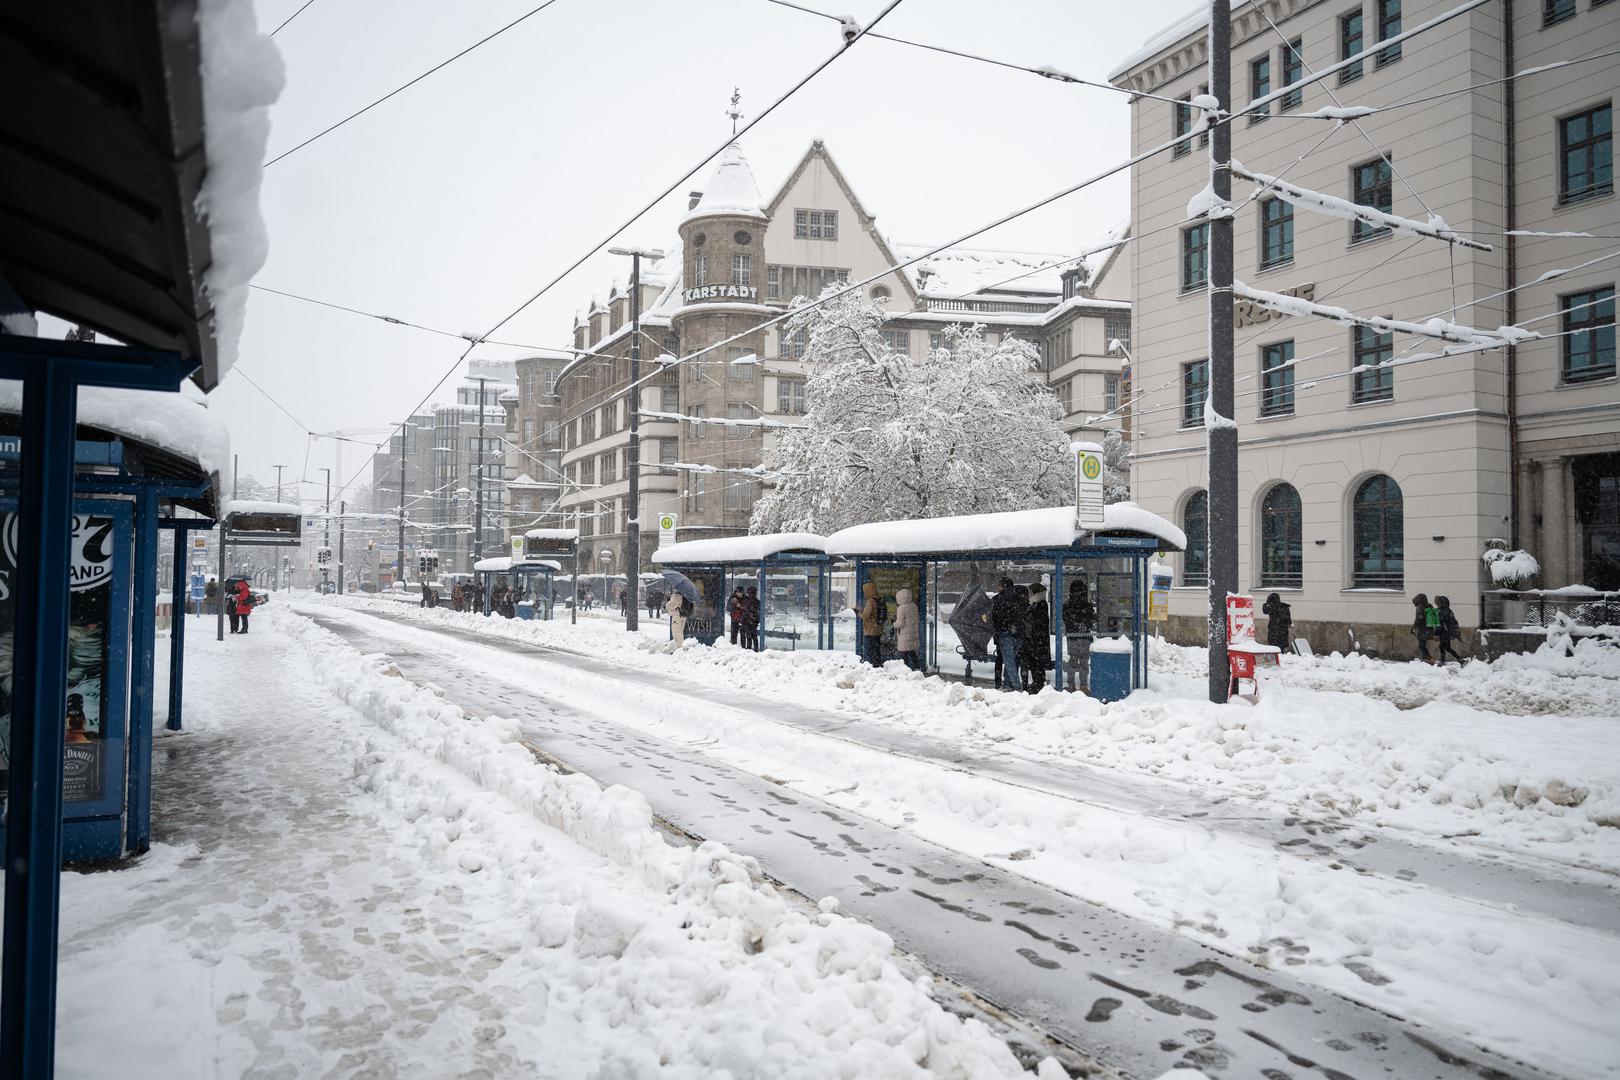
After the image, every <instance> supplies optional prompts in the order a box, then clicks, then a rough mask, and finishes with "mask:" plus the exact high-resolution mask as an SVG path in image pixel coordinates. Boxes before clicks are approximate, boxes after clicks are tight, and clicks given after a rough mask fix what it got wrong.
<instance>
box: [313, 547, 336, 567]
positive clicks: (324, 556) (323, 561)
mask: <svg viewBox="0 0 1620 1080" xmlns="http://www.w3.org/2000/svg"><path fill="white" fill-rule="evenodd" d="M315 561H316V562H317V563H319V564H320V565H321V566H326V565H327V564H328V563H330V562H331V561H332V549H331V548H329V547H323V548H316V549H315Z"/></svg>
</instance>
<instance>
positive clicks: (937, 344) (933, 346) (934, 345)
mask: <svg viewBox="0 0 1620 1080" xmlns="http://www.w3.org/2000/svg"><path fill="white" fill-rule="evenodd" d="M944 347H945V335H944V334H941V333H939V332H938V331H936V330H930V331H928V355H930V356H932V355H933V354H934V353H937V352H939V350H941V349H943V348H944Z"/></svg>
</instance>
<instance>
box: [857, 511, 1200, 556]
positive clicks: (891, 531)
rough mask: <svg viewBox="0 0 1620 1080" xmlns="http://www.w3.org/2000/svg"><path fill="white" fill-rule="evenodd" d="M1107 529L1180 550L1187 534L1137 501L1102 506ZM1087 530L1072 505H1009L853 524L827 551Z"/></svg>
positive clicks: (1067, 536)
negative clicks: (1004, 508) (986, 511)
mask: <svg viewBox="0 0 1620 1080" xmlns="http://www.w3.org/2000/svg"><path fill="white" fill-rule="evenodd" d="M1098 531H1099V532H1105V533H1121V532H1129V533H1142V534H1144V535H1147V536H1152V537H1157V538H1158V539H1159V540H1162V541H1163V542H1164V543H1165V545H1166V546H1168V547H1171V548H1174V549H1175V550H1177V551H1181V550H1183V549H1185V548H1186V546H1187V536H1186V534H1185V533H1183V532H1182V531H1181V530H1180V529H1178V528H1176V527H1175V526H1174V525H1172V524H1171V523H1170V522H1168V521H1166V520H1165V519H1164V518H1162V517H1160V516H1159V515H1158V514H1155V513H1153V512H1152V511H1150V510H1144V509H1142V508H1141V507H1140V506H1137V505H1136V504H1135V503H1113V504H1111V505H1109V506H1105V507H1103V527H1102V528H1101V529H1100V530H1098ZM1087 535H1089V534H1088V532H1087V531H1086V530H1085V529H1082V528H1080V527H1079V525H1078V524H1077V523H1076V520H1075V509H1074V507H1072V506H1051V507H1044V508H1042V509H1039V510H1011V511H1007V512H1005V513H999V514H965V515H963V516H961V517H942V518H922V519H918V520H912V521H874V522H871V523H869V524H866V525H852V526H850V527H849V528H847V529H840V530H839V531H838V532H835V533H833V534H832V535H831V536H829V537H827V553H828V554H829V555H924V554H934V553H943V552H956V551H983V552H994V551H1034V550H1039V549H1041V548H1061V547H1069V546H1070V545H1072V544H1073V543H1074V542H1075V541H1077V540H1079V539H1080V538H1081V537H1084V536H1087Z"/></svg>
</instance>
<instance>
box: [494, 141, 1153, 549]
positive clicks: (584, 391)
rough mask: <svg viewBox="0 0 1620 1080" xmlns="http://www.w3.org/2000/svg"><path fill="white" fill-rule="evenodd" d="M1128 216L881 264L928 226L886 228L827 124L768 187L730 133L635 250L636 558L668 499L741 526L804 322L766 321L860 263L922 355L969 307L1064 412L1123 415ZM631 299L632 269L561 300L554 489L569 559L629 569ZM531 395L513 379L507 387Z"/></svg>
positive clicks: (1070, 423)
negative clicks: (668, 216) (1048, 249)
mask: <svg viewBox="0 0 1620 1080" xmlns="http://www.w3.org/2000/svg"><path fill="white" fill-rule="evenodd" d="M1124 236H1125V227H1124V226H1121V227H1120V228H1119V229H1118V230H1116V231H1115V232H1114V233H1113V234H1111V235H1110V236H1109V237H1108V238H1106V240H1105V241H1104V242H1103V243H1100V244H1098V245H1096V250H1094V251H1091V252H1080V251H1075V252H1070V253H1066V254H1042V253H1027V252H1005V251H985V250H965V249H948V250H946V251H943V252H940V253H939V254H937V255H932V256H929V257H928V258H925V259H923V260H921V261H919V262H918V263H916V264H915V265H913V266H910V267H908V268H905V269H903V270H889V268H890V267H892V266H894V265H895V264H897V263H898V262H900V261H902V259H904V258H908V257H910V256H913V255H917V254H921V253H924V252H927V251H929V250H931V248H932V245H928V246H924V245H906V244H895V243H891V242H890V241H889V240H888V238H887V237H885V236H884V234H883V233H882V232H881V231H880V230H879V229H878V227H877V220H876V218H875V217H874V216H873V215H872V214H871V213H870V212H869V211H868V210H867V209H866V207H865V206H864V205H862V203H861V201H860V200H859V198H857V196H856V194H855V192H854V190H853V188H852V187H851V186H850V184H849V182H848V180H847V179H846V178H845V176H844V174H843V172H842V171H841V170H840V169H839V168H838V166H837V164H836V163H835V162H834V161H833V158H832V155H831V154H830V153H829V152H828V150H827V148H826V146H825V145H824V144H822V143H821V142H820V141H816V142H814V143H812V144H811V146H810V147H809V149H808V150H807V151H806V152H805V154H804V155H803V157H801V159H800V160H799V162H798V163H797V164H796V165H795V167H794V168H793V170H792V171H791V172H790V174H789V175H788V177H787V179H786V180H785V181H784V182H783V183H782V184H781V185H780V186H779V187H778V188H777V190H776V192H775V194H774V195H773V196H771V197H770V198H769V199H767V198H766V197H765V196H764V195H763V194H762V193H761V192H760V190H759V187H758V185H757V184H756V182H755V180H754V176H753V172H752V170H751V168H750V166H749V164H748V162H747V160H746V158H745V157H744V155H743V153H742V150H741V149H740V148H739V147H738V146H736V145H735V144H733V145H732V146H731V147H728V148H727V149H726V151H725V152H724V153H723V155H722V156H721V159H720V161H719V163H718V165H717V166H716V168H715V170H714V172H713V174H712V175H711V176H710V177H709V178H708V180H707V182H706V184H705V186H704V189H703V191H702V192H694V193H693V194H692V197H691V199H690V201H689V205H688V209H687V212H686V214H685V215H684V216H683V218H682V219H681V220H680V221H679V223H678V224H677V236H676V238H675V239H676V242H675V243H672V244H671V245H669V248H668V249H667V253H666V255H665V257H664V258H663V259H661V260H658V261H656V262H653V263H652V264H651V265H647V264H645V263H644V265H643V275H642V276H643V280H642V283H641V289H642V296H641V311H642V319H641V325H642V337H641V338H640V342H641V357H642V377H643V380H644V382H643V385H642V386H641V392H642V403H641V409H642V423H641V437H642V444H641V445H642V450H641V459H642V470H641V498H642V509H641V517H640V527H641V530H642V533H643V540H642V545H641V548H642V558H643V561H644V566H643V569H646V568H648V565H650V564H646V560H647V558H648V557H649V556H650V555H651V552H652V550H653V547H654V544H655V543H656V541H655V539H654V537H655V536H656V532H657V520H658V518H659V517H660V516H661V515H663V514H674V515H675V516H676V518H677V521H678V529H679V535H680V536H681V538H682V539H697V538H701V537H709V536H730V535H738V534H742V533H746V532H747V531H748V523H749V519H750V517H751V515H752V513H753V507H754V503H755V501H757V499H758V498H759V496H760V494H761V492H762V490H763V487H764V485H765V484H768V483H769V480H768V479H765V478H761V477H760V476H758V475H753V474H750V473H749V472H748V471H747V470H752V469H757V467H758V466H759V465H760V464H761V462H762V460H763V459H764V457H765V455H766V452H767V451H768V449H769V447H770V445H771V441H772V439H773V438H774V434H773V433H774V431H776V430H778V429H777V428H775V427H773V426H771V425H773V424H792V423H794V422H795V418H796V417H797V416H799V415H800V414H802V413H803V412H804V410H805V397H804V392H805V391H804V385H805V384H804V375H803V371H802V367H801V359H802V357H803V353H804V347H805V343H804V340H803V338H802V337H800V338H798V339H797V340H796V339H795V338H794V336H793V335H791V334H785V333H783V332H782V327H781V326H780V325H777V326H763V325H762V324H764V323H766V322H768V321H770V320H772V319H775V318H777V317H778V316H780V315H781V314H782V313H784V312H785V311H787V310H788V308H789V306H790V305H791V304H792V302H793V300H794V298H795V297H814V296H818V295H820V293H821V292H822V290H823V289H824V288H825V287H826V286H827V285H829V284H834V283H845V282H850V281H862V280H865V279H867V278H873V279H874V280H873V281H871V282H870V283H869V284H868V285H867V286H866V288H865V292H866V295H867V296H868V297H869V298H870V299H873V300H877V301H880V302H882V303H883V305H884V307H885V309H886V310H887V311H888V312H889V318H888V322H887V325H886V327H885V337H886V338H887V339H888V340H889V343H890V344H891V346H893V347H894V348H896V349H898V350H901V351H903V352H906V353H907V354H908V355H910V356H911V357H912V358H913V359H915V360H917V361H919V362H926V361H927V360H928V359H929V357H930V356H932V355H933V353H934V351H935V350H936V349H938V347H939V346H940V344H941V342H942V338H943V334H944V332H945V329H946V328H947V327H948V326H950V325H952V324H963V325H965V324H973V323H977V324H981V325H983V326H984V327H985V329H986V337H987V339H988V340H990V341H991V342H992V343H994V342H996V341H998V340H1000V339H1001V337H1003V336H1005V335H1017V336H1019V337H1021V338H1023V339H1025V340H1028V341H1030V342H1031V343H1033V344H1035V345H1036V346H1037V347H1038V348H1039V350H1040V353H1041V357H1042V360H1041V365H1040V367H1041V370H1039V371H1035V372H1032V373H1031V377H1033V378H1041V379H1044V380H1046V381H1048V382H1049V383H1050V384H1051V385H1052V388H1053V390H1054V392H1055V393H1056V394H1057V396H1058V398H1059V400H1060V402H1062V403H1063V404H1064V408H1065V413H1066V419H1065V426H1066V427H1067V428H1068V429H1069V430H1070V431H1078V430H1080V429H1081V428H1082V427H1083V426H1086V425H1087V423H1088V421H1089V422H1094V423H1096V424H1098V425H1103V426H1112V427H1115V428H1128V424H1129V420H1128V415H1127V414H1126V413H1125V411H1124V408H1123V406H1124V403H1125V402H1126V401H1127V400H1128V387H1129V378H1130V370H1129V365H1128V363H1127V358H1128V355H1129V348H1130V340H1131V317H1130V303H1129V282H1128V279H1127V277H1126V275H1125V273H1124V272H1123V269H1122V268H1123V266H1124V260H1123V258H1122V257H1121V256H1120V255H1119V251H1120V247H1119V244H1120V242H1121V241H1122V240H1123V238H1124ZM885 271H887V272H885ZM630 316H631V312H630V295H629V287H627V286H623V285H615V286H614V287H613V289H612V290H611V291H610V293H609V294H608V299H607V302H606V303H602V302H600V301H598V300H593V301H592V302H591V305H590V307H589V308H588V309H587V310H586V311H585V312H583V313H581V314H580V315H579V316H578V317H577V318H576V320H575V325H574V339H573V348H574V351H575V357H574V359H573V360H571V361H570V362H569V363H568V364H567V365H565V366H564V367H563V369H562V370H561V372H560V375H559V380H558V381H559V384H560V387H561V389H560V406H561V419H562V459H561V469H562V484H563V489H564V493H563V495H562V497H561V499H560V500H559V502H558V509H559V510H560V511H561V513H562V515H563V517H564V519H565V521H564V523H568V524H571V523H574V522H576V521H577V523H578V526H579V529H580V533H581V540H580V550H581V559H582V566H584V567H585V568H586V569H589V570H591V571H593V572H619V571H622V570H623V569H624V559H625V552H624V547H625V545H624V541H625V538H626V536H627V533H626V528H627V518H628V509H627V499H626V496H627V493H628V481H627V476H628V473H627V470H628V468H629V467H630V463H629V461H628V455H627V450H628V441H629V433H628V421H629V413H628V400H627V391H628V388H629V385H630V382H631V380H630V364H629V360H628V356H629V339H630V331H631V325H630V324H631V317H630ZM1114 339H1119V341H1120V346H1119V347H1118V348H1115V349H1110V347H1109V346H1110V342H1111V341H1113V340H1114ZM711 347H713V348H712V351H707V352H701V351H702V350H708V349H711ZM700 352H701V355H697V356H692V354H694V353H700ZM687 356H692V358H691V359H686V360H683V361H682V362H681V363H679V364H668V363H664V362H661V361H660V359H659V358H660V357H664V358H667V359H673V358H676V357H687ZM530 397H531V394H530V392H529V391H525V390H524V389H523V388H521V387H520V389H519V406H520V407H523V406H525V405H526V404H527V403H528V402H529V401H530ZM1099 414H1102V415H1103V416H1104V418H1103V419H1097V418H1098V416H1099ZM726 421H730V422H731V423H730V424H729V425H728V424H727V423H726ZM738 421H742V422H741V423H739V422H738ZM761 421H764V423H761ZM710 468H712V469H713V470H714V471H707V470H708V469H710Z"/></svg>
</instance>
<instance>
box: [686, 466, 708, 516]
mask: <svg viewBox="0 0 1620 1080" xmlns="http://www.w3.org/2000/svg"><path fill="white" fill-rule="evenodd" d="M703 488H704V484H703V474H702V473H687V474H686V508H687V509H688V510H691V511H694V512H695V511H699V510H702V509H703V495H704V491H703Z"/></svg>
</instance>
